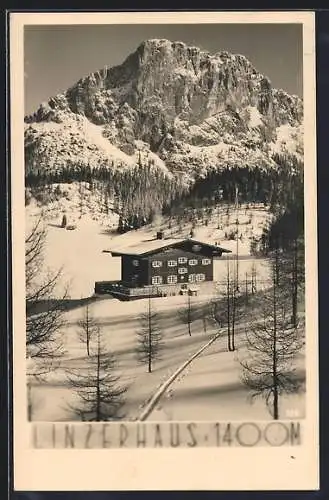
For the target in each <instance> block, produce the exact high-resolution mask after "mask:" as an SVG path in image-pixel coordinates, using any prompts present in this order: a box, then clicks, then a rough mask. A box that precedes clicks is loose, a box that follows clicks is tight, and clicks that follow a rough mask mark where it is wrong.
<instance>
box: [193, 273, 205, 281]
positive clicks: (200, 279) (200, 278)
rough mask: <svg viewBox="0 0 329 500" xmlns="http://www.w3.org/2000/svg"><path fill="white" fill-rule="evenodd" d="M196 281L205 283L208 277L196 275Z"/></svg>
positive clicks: (201, 274)
mask: <svg viewBox="0 0 329 500" xmlns="http://www.w3.org/2000/svg"><path fill="white" fill-rule="evenodd" d="M195 279H196V281H204V280H205V279H206V276H205V275H204V274H203V273H200V274H196V275H195Z"/></svg>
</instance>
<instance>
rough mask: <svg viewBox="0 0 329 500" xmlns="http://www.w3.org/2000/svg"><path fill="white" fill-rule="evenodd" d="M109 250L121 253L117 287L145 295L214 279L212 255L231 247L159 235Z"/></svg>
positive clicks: (184, 287) (213, 257) (113, 254)
mask: <svg viewBox="0 0 329 500" xmlns="http://www.w3.org/2000/svg"><path fill="white" fill-rule="evenodd" d="M108 252H109V253H111V255H112V256H113V257H121V281H120V282H116V284H115V286H116V288H117V289H119V288H120V289H121V290H123V289H126V290H128V289H129V290H131V291H130V292H129V294H130V295H139V296H143V295H144V296H145V295H149V294H150V293H151V292H152V295H161V294H162V293H163V291H165V290H168V287H169V289H172V288H175V289H180V288H181V289H187V285H189V286H191V285H198V284H201V283H203V282H209V281H213V278H214V271H213V262H214V259H215V258H220V257H221V256H222V254H223V253H228V252H230V250H226V249H225V248H222V247H219V246H217V245H210V244H208V243H203V242H201V241H197V240H194V239H190V238H188V239H161V236H160V235H158V237H157V238H156V239H153V240H150V241H144V242H141V243H140V244H138V245H136V246H133V247H128V248H126V249H125V250H122V251H119V250H108ZM96 285H97V284H96ZM109 285H110V283H109ZM137 290H138V292H137ZM143 290H144V293H143ZM95 291H97V290H96V287H95Z"/></svg>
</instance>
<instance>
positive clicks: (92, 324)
mask: <svg viewBox="0 0 329 500" xmlns="http://www.w3.org/2000/svg"><path fill="white" fill-rule="evenodd" d="M78 327H79V330H78V335H79V339H80V342H82V343H84V344H86V350H87V355H88V356H90V343H91V340H92V339H93V337H94V336H95V335H96V334H97V330H98V327H97V322H96V320H95V319H94V317H93V315H92V311H91V306H90V304H89V303H87V304H86V306H85V308H84V314H83V318H82V319H81V320H79V321H78Z"/></svg>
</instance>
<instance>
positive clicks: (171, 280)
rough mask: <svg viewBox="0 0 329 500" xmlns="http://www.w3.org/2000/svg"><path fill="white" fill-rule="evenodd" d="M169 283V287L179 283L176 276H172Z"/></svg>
mask: <svg viewBox="0 0 329 500" xmlns="http://www.w3.org/2000/svg"><path fill="white" fill-rule="evenodd" d="M167 283H168V284H169V285H172V284H174V283H177V276H176V275H175V274H172V275H170V276H168V277H167Z"/></svg>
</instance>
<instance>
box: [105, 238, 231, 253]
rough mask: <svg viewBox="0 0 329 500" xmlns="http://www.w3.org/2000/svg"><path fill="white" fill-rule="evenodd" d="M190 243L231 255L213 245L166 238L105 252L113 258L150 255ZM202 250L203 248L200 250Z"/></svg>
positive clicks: (186, 239) (227, 251) (190, 240)
mask: <svg viewBox="0 0 329 500" xmlns="http://www.w3.org/2000/svg"><path fill="white" fill-rule="evenodd" d="M187 241H188V242H190V243H193V244H194V245H201V246H203V247H207V248H208V249H212V250H214V251H217V252H218V251H221V252H224V253H230V252H231V250H227V249H225V248H222V247H219V246H218V245H212V244H209V243H206V242H202V241H197V240H193V239H191V238H165V239H152V240H146V241H141V242H139V243H137V244H136V243H135V244H133V245H130V246H127V247H124V248H116V249H114V248H113V249H112V250H105V252H109V253H111V254H112V255H113V256H120V255H139V256H140V255H149V254H152V253H156V252H158V251H160V250H163V249H165V248H170V247H174V246H176V245H179V244H180V243H184V242H187ZM200 249H201V248H200Z"/></svg>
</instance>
